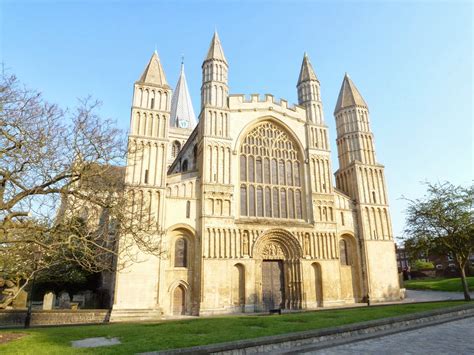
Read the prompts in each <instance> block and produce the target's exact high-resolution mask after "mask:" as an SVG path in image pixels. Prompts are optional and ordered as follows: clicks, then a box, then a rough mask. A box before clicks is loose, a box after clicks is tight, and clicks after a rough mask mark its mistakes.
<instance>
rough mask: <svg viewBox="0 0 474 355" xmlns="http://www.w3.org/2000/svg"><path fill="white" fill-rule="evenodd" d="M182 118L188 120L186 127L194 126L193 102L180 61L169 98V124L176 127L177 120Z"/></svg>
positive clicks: (192, 127) (191, 127)
mask: <svg viewBox="0 0 474 355" xmlns="http://www.w3.org/2000/svg"><path fill="white" fill-rule="evenodd" d="M183 120H184V121H187V122H188V128H190V129H194V127H196V115H195V114H194V109H193V103H192V101H191V96H190V95H189V90H188V84H187V82H186V75H185V74H184V64H183V63H182V64H181V73H180V75H179V79H178V83H177V84H176V89H175V90H174V92H173V97H172V99H171V120H170V125H171V127H178V124H177V123H178V121H183Z"/></svg>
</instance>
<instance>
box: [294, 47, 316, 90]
mask: <svg viewBox="0 0 474 355" xmlns="http://www.w3.org/2000/svg"><path fill="white" fill-rule="evenodd" d="M308 80H316V81H318V77H317V76H316V73H315V72H314V69H313V66H312V65H311V61H310V60H309V57H308V55H307V54H306V53H305V54H304V57H303V62H302V63H301V70H300V76H299V78H298V84H300V83H302V82H303V81H308Z"/></svg>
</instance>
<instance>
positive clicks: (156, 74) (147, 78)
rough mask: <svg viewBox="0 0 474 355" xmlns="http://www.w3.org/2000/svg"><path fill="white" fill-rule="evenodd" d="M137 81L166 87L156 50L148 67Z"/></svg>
mask: <svg viewBox="0 0 474 355" xmlns="http://www.w3.org/2000/svg"><path fill="white" fill-rule="evenodd" d="M138 81H139V82H141V83H148V84H154V85H159V86H165V87H168V83H167V82H166V76H165V72H164V70H163V67H162V66H161V63H160V57H159V56H158V52H157V51H156V50H155V51H154V52H153V55H152V56H151V58H150V61H149V62H148V65H147V66H146V68H145V70H144V71H143V74H142V75H141V77H140V79H139V80H138Z"/></svg>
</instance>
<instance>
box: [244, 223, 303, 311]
mask: <svg viewBox="0 0 474 355" xmlns="http://www.w3.org/2000/svg"><path fill="white" fill-rule="evenodd" d="M302 254H303V253H302V250H301V246H300V244H299V243H298V241H297V240H296V239H295V237H293V235H292V234H291V233H290V232H288V231H285V230H280V229H278V230H270V231H268V232H266V233H264V234H263V235H262V236H260V237H259V238H258V239H257V241H256V243H255V245H254V250H253V257H254V258H255V262H256V275H255V276H256V277H255V280H256V282H257V285H256V286H257V287H256V289H257V290H258V291H257V293H258V294H257V303H258V305H257V307H258V308H260V309H262V310H269V309H275V308H276V309H282V308H283V309H300V308H301V306H302V294H303V292H302V275H301V262H300V259H301V257H302Z"/></svg>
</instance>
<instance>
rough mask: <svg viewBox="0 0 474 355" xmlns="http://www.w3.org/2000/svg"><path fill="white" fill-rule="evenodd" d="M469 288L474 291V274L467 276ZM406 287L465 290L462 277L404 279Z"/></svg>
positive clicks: (432, 289)
mask: <svg viewBox="0 0 474 355" xmlns="http://www.w3.org/2000/svg"><path fill="white" fill-rule="evenodd" d="M467 283H468V285H469V290H470V291H474V276H471V277H468V278H467ZM404 284H405V287H406V288H407V289H410V290H431V291H452V292H455V291H457V292H463V290H462V284H461V279H460V278H459V277H457V278H453V279H445V278H426V279H420V280H407V281H404Z"/></svg>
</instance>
